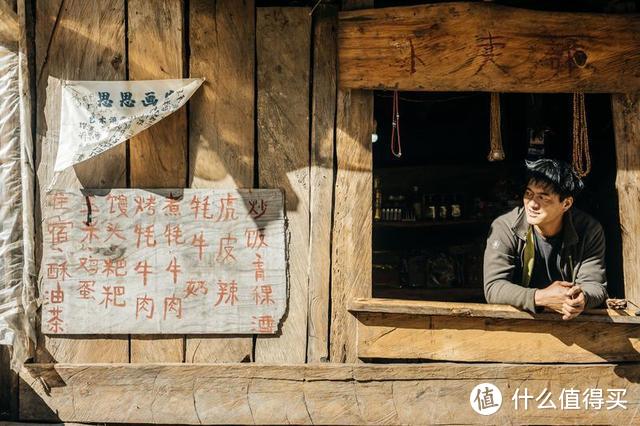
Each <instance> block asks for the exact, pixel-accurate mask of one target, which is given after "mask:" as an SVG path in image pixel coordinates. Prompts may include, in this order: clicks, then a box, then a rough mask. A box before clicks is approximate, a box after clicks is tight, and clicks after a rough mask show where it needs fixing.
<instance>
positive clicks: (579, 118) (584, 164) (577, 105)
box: [572, 92, 591, 178]
mask: <svg viewBox="0 0 640 426" xmlns="http://www.w3.org/2000/svg"><path fill="white" fill-rule="evenodd" d="M572 165H573V169H574V170H575V172H576V174H577V175H578V176H580V177H581V178H582V177H585V176H586V175H588V174H589V172H591V154H590V153H589V134H588V132H587V113H586V109H585V106H584V93H582V92H578V93H574V94H573V164H572Z"/></svg>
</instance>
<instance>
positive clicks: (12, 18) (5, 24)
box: [0, 0, 20, 50]
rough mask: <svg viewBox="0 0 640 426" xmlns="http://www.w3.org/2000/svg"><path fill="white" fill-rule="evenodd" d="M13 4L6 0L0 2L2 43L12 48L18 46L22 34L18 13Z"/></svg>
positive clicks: (0, 36) (0, 34) (5, 46)
mask: <svg viewBox="0 0 640 426" xmlns="http://www.w3.org/2000/svg"><path fill="white" fill-rule="evenodd" d="M13 6H14V5H12V4H9V3H8V2H6V1H4V0H3V1H2V2H0V45H2V47H4V48H7V49H11V50H14V49H16V48H17V47H18V39H19V35H20V24H19V22H18V13H17V11H16V10H15V9H14V7H13Z"/></svg>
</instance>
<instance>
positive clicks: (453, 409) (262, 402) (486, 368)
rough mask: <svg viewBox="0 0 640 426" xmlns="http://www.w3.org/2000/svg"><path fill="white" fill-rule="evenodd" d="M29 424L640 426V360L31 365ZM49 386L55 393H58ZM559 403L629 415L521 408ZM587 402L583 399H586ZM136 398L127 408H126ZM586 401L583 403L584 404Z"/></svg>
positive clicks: (26, 374) (24, 395) (25, 408)
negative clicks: (492, 401) (590, 397)
mask: <svg viewBox="0 0 640 426" xmlns="http://www.w3.org/2000/svg"><path fill="white" fill-rule="evenodd" d="M21 378H22V380H23V381H22V383H21V387H20V400H21V401H22V402H23V403H22V404H21V406H20V410H21V419H22V420H23V421H27V420H38V421H44V420H55V421H64V422H70V421H75V422H96V423H111V422H113V423H165V424H167V423H170V424H212V423H215V424H225V423H226V424H358V425H362V424H406V425H413V424H416V425H424V424H619V425H622V424H625V425H626V424H637V423H638V422H640V415H639V414H638V410H637V401H636V400H635V399H634V395H637V394H638V392H640V364H639V363H628V364H600V365H593V364H591V365H589V364H586V365H585V364H580V365H576V364H568V365H553V364H551V365H549V364H541V365H532V364H524V365H517V364H484V363H478V364H456V363H443V362H435V363H430V364H422V365H417V364H416V365H406V364H405V365H401V364H387V365H340V364H322V365H319V364H315V365H286V364H285V365H273V364H271V365H269V364H267V365H256V364H217V365H202V364H200V365H197V364H191V365H186V364H182V365H180V364H165V365H139V364H138V365H133V364H129V365H126V364H124V365H112V366H105V365H86V364H81V365H68V364H57V365H42V364H38V365H30V366H28V369H25V370H24V371H23V372H22V373H21ZM486 382H489V383H492V384H494V385H496V386H497V387H498V388H499V389H500V390H501V392H502V407H501V408H500V410H499V411H498V412H497V413H495V414H494V415H491V416H487V417H485V416H481V415H479V414H477V413H476V412H474V411H473V410H472V408H471V406H470V404H469V396H470V394H471V391H472V389H473V388H474V386H476V385H478V384H480V383H486ZM43 385H45V386H47V387H49V390H48V391H45V390H44V389H43ZM525 387H526V388H527V389H528V391H529V393H530V394H534V397H535V396H538V395H539V394H540V393H541V392H542V391H543V389H544V388H547V389H548V391H549V392H551V393H552V398H553V399H554V400H555V403H556V404H558V407H559V401H558V397H559V395H560V392H561V391H562V389H563V388H567V389H569V388H574V389H579V390H580V391H584V390H586V389H588V388H601V389H603V395H604V398H605V399H606V398H607V389H613V388H621V389H626V390H627V393H626V397H625V398H623V399H626V400H628V403H627V409H626V410H625V409H619V408H618V409H612V410H607V409H606V405H605V406H603V407H602V409H600V410H595V409H589V410H584V409H581V410H570V409H565V410H560V409H559V408H558V409H555V410H551V409H538V408H537V407H536V405H537V404H538V403H539V401H538V402H536V401H533V400H532V401H530V406H529V409H528V410H524V409H523V408H522V406H521V407H520V409H518V410H516V409H515V407H514V405H513V401H511V400H510V399H511V397H512V395H513V394H514V392H515V389H516V388H520V392H521V394H522V392H523V390H524V388H525ZM580 399H581V400H582V398H580ZM122 401H126V403H124V404H123V403H122ZM581 404H582V402H581Z"/></svg>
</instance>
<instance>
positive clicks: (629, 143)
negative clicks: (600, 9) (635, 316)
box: [611, 94, 640, 305]
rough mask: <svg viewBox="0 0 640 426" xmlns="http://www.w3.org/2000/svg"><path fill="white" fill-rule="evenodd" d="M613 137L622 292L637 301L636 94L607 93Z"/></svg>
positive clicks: (639, 108) (639, 150) (639, 192)
mask: <svg viewBox="0 0 640 426" xmlns="http://www.w3.org/2000/svg"><path fill="white" fill-rule="evenodd" d="M611 109H612V112H613V128H614V132H615V137H616V158H617V176H616V188H617V190H618V205H619V209H620V228H621V231H622V261H623V273H624V294H625V298H627V299H629V300H630V301H632V302H633V303H635V304H636V305H638V304H640V281H639V280H638V276H640V239H639V237H638V235H639V234H640V215H639V214H638V212H639V211H640V95H638V94H614V95H611Z"/></svg>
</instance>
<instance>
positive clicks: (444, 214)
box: [437, 195, 449, 220]
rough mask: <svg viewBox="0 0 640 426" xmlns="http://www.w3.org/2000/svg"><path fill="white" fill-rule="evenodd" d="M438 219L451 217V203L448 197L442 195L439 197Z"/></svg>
mask: <svg viewBox="0 0 640 426" xmlns="http://www.w3.org/2000/svg"><path fill="white" fill-rule="evenodd" d="M437 206H438V220H447V219H448V218H449V203H448V202H447V197H446V196H444V195H442V196H440V197H439V199H438V203H437Z"/></svg>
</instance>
